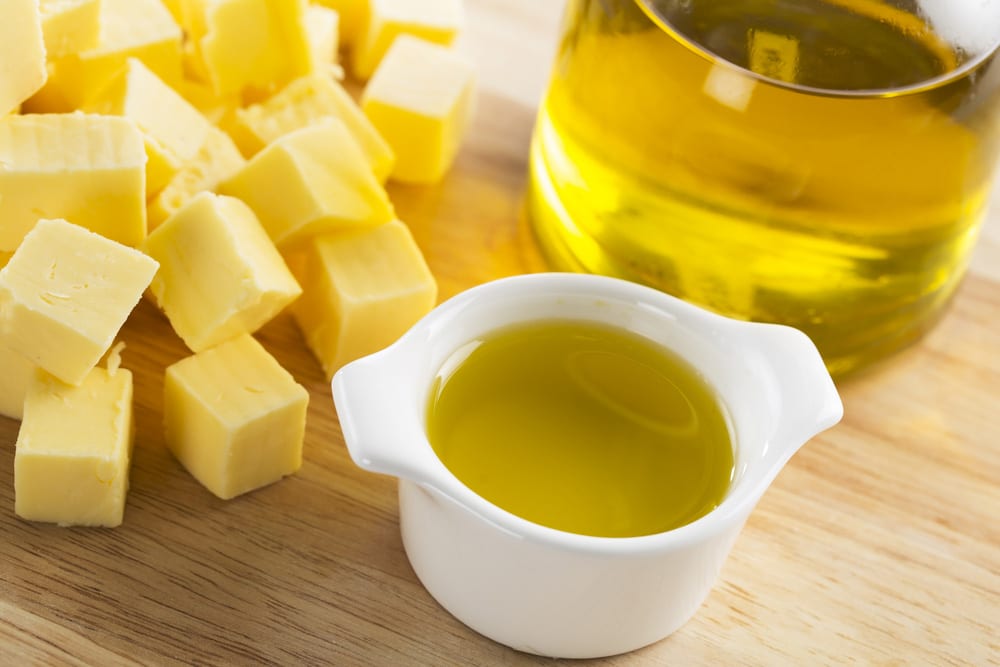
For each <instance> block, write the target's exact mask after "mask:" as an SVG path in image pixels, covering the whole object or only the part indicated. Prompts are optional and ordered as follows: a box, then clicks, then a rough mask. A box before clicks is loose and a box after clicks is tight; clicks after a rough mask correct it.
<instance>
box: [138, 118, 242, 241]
mask: <svg viewBox="0 0 1000 667" xmlns="http://www.w3.org/2000/svg"><path fill="white" fill-rule="evenodd" d="M244 165H246V160H244V159H243V156H242V155H241V154H240V151H239V149H238V148H236V144H234V143H233V140H232V139H230V138H229V135H228V134H226V133H225V132H223V131H222V130H220V129H218V128H216V127H212V128H209V131H208V134H207V135H206V138H205V143H204V144H202V146H201V148H200V149H199V150H198V153H197V154H196V155H195V156H194V159H193V160H191V161H190V162H188V163H187V164H186V165H184V166H183V167H181V169H180V171H178V172H177V173H176V174H174V175H173V177H172V178H171V179H170V181H169V182H168V183H167V184H166V186H164V188H163V189H162V190H160V193H159V194H158V195H156V196H155V197H154V198H153V199H152V201H150V202H149V205H148V206H147V207H146V213H147V219H148V222H149V228H150V230H154V229H156V228H157V227H158V226H159V225H160V224H162V223H163V221H164V220H166V219H167V218H169V217H170V216H171V215H173V214H174V213H176V212H177V211H178V210H180V208H181V207H182V206H184V204H186V203H187V201H188V200H189V199H191V198H192V197H194V196H195V195H196V194H198V193H199V192H203V191H206V190H214V189H215V188H216V187H217V186H218V185H219V183H221V182H222V181H224V180H226V179H228V178H230V177H232V176H233V175H234V174H236V172H238V171H239V170H240V169H242V168H243V167H244Z"/></svg>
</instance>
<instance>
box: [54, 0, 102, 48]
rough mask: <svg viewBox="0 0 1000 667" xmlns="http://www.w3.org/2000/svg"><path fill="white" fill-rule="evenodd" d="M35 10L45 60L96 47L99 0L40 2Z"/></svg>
mask: <svg viewBox="0 0 1000 667" xmlns="http://www.w3.org/2000/svg"><path fill="white" fill-rule="evenodd" d="M39 9H40V10H41V15H42V35H43V36H44V37H45V51H46V54H47V56H48V59H49V60H55V59H57V58H63V57H65V56H68V55H72V54H74V53H79V52H80V51H87V50H89V49H93V48H96V47H97V45H98V43H99V38H100V34H101V20H100V17H101V0H41V1H40V2H39Z"/></svg>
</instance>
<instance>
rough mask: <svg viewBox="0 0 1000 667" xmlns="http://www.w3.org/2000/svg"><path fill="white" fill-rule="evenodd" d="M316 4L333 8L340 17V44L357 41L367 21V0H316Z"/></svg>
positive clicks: (345, 44) (368, 9) (344, 44)
mask: <svg viewBox="0 0 1000 667" xmlns="http://www.w3.org/2000/svg"><path fill="white" fill-rule="evenodd" d="M317 4H319V5H321V6H323V7H328V8H330V9H332V10H334V11H335V12H337V15H338V16H339V17H340V20H339V22H338V23H339V27H340V37H339V40H338V41H339V42H340V44H341V45H343V46H347V45H350V44H353V43H354V42H355V41H357V39H358V37H359V36H360V35H361V33H362V31H363V30H364V28H365V24H367V23H368V13H369V11H370V8H369V0H317Z"/></svg>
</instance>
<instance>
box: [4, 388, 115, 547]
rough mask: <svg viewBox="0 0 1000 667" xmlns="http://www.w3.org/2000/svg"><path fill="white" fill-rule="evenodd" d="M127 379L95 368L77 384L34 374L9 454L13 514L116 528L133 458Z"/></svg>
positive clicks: (52, 521) (27, 517)
mask: <svg viewBox="0 0 1000 667" xmlns="http://www.w3.org/2000/svg"><path fill="white" fill-rule="evenodd" d="M132 433H133V426H132V374H131V373H129V371H127V370H125V369H123V368H118V369H116V370H115V371H114V372H113V373H112V372H110V371H108V370H106V369H104V368H94V369H93V370H91V371H90V372H89V373H88V374H87V376H86V377H85V378H84V379H83V382H82V384H81V385H80V386H77V387H74V386H70V385H67V384H64V383H62V382H60V381H59V380H57V379H56V378H54V377H52V376H51V375H49V374H48V373H45V372H42V371H37V372H36V374H35V376H34V377H33V378H32V380H31V382H30V384H29V387H28V391H27V396H26V397H25V401H24V420H23V421H22V422H21V430H20V432H19V433H18V436H17V445H16V452H15V454H14V512H15V513H16V514H17V515H18V516H19V517H21V518H22V519H27V520H29V521H46V522H50V523H58V524H59V525H61V526H107V527H114V526H118V525H120V524H121V522H122V517H123V515H124V512H125V497H126V495H127V493H128V476H129V464H130V462H131V457H132Z"/></svg>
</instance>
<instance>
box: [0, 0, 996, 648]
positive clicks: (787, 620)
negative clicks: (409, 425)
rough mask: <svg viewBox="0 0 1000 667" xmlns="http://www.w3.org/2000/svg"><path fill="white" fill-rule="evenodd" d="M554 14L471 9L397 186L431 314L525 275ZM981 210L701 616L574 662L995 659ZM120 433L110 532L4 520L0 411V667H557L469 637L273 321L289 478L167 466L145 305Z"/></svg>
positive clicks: (392, 501) (154, 348)
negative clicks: (287, 429)
mask: <svg viewBox="0 0 1000 667" xmlns="http://www.w3.org/2000/svg"><path fill="white" fill-rule="evenodd" d="M560 5H561V3H535V2H529V1H528V0H517V1H514V0H468V1H467V7H468V13H469V17H468V32H467V36H466V39H465V48H467V49H468V50H469V51H471V52H472V53H473V55H474V56H475V58H476V59H477V60H478V61H479V63H480V68H481V70H480V71H481V75H482V80H481V93H480V97H479V107H478V112H477V114H476V118H475V123H474V127H473V128H472V130H471V132H470V135H469V137H468V141H467V143H466V145H465V147H464V149H463V152H462V154H461V156H460V158H459V161H458V164H457V165H456V168H455V169H454V171H453V172H452V173H451V174H450V175H449V177H448V178H447V179H446V180H445V182H443V183H442V184H441V185H440V186H438V187H434V188H407V187H393V188H392V191H391V196H392V198H393V201H394V202H395V204H396V206H397V209H398V210H399V212H400V215H401V217H402V218H403V219H404V220H406V221H407V222H408V223H409V224H410V225H411V226H412V228H413V230H414V234H415V236H416V238H417V240H418V242H419V244H420V245H421V247H422V248H423V250H424V251H425V253H426V255H427V257H428V260H429V262H430V264H431V266H432V269H433V271H434V272H435V274H436V276H437V277H438V280H439V282H440V286H441V294H442V297H447V296H450V295H452V294H455V293H457V292H459V291H461V290H463V289H465V288H467V287H470V286H472V285H475V284H478V283H481V282H484V281H487V280H490V279H492V278H497V277H500V276H505V275H511V274H516V273H523V272H528V271H536V270H542V269H544V268H545V265H544V263H543V262H542V261H541V259H540V257H539V255H538V252H537V250H536V249H535V246H534V244H533V241H532V239H531V235H530V233H529V232H528V230H527V229H526V228H525V227H524V223H523V221H522V220H521V217H520V206H521V192H522V190H523V186H524V179H525V162H526V154H527V145H528V141H529V138H530V132H531V127H532V123H533V119H534V111H535V105H536V103H537V100H538V96H539V95H540V93H541V91H542V88H543V87H544V84H545V78H546V72H547V69H548V66H549V65H548V64H549V62H550V59H551V55H552V51H553V48H554V45H555V39H556V31H557V24H558V20H559V10H560ZM998 327H1000V211H998V210H997V209H996V208H994V211H993V213H992V215H991V218H990V219H989V221H988V222H987V224H986V226H985V228H984V230H983V234H982V238H981V239H980V242H979V245H978V248H977V252H976V255H975V258H974V261H973V263H972V267H971V271H970V274H969V276H968V278H967V279H966V281H965V283H964V285H963V286H962V288H961V291H960V293H959V294H958V297H957V299H956V300H955V302H954V305H953V306H952V308H951V310H950V312H949V314H948V316H947V317H946V318H945V320H944V321H943V322H942V323H941V325H940V326H938V327H937V329H935V330H934V331H933V332H932V334H931V335H929V336H928V337H927V338H926V339H925V340H924V341H922V342H921V343H920V344H918V345H917V346H915V347H914V348H912V349H910V350H909V351H908V352H906V353H904V354H902V355H900V356H898V357H896V358H895V359H893V360H892V361H891V362H890V363H888V364H886V365H884V366H883V367H881V368H878V369H876V370H874V371H873V372H871V373H869V374H868V375H866V376H864V377H861V378H858V379H855V380H853V381H851V382H850V383H849V384H846V385H842V387H841V389H842V392H843V397H844V401H845V404H846V417H845V419H844V422H843V423H842V424H841V425H840V426H838V427H836V428H835V429H834V430H832V431H830V432H828V433H827V434H824V435H823V436H821V437H819V438H817V439H815V440H814V441H812V442H811V443H810V444H809V445H808V446H806V447H805V448H804V449H803V450H802V451H801V452H800V453H799V454H797V455H796V456H795V457H794V459H793V460H792V462H791V463H790V464H789V466H788V467H787V468H786V469H785V470H784V471H783V472H782V474H781V475H780V476H779V477H778V479H777V481H776V482H775V484H774V485H773V486H772V488H771V489H770V490H769V491H768V493H767V494H766V495H765V497H764V499H763V500H762V501H761V503H760V505H759V506H758V508H757V509H756V511H755V512H754V514H753V515H752V517H751V519H750V521H749V523H748V524H747V526H746V529H745V531H744V533H743V534H742V536H741V537H740V539H739V541H738V542H737V544H736V547H735V549H734V550H733V553H732V555H731V556H730V558H729V561H728V562H727V564H726V567H725V569H724V570H723V575H722V579H721V581H720V582H719V585H718V586H717V587H716V589H715V590H714V591H713V593H712V594H711V596H710V597H709V599H708V601H707V602H706V604H705V605H704V607H703V608H702V609H701V610H700V611H699V613H698V615H697V616H696V617H695V618H694V619H693V620H692V621H691V622H690V623H689V624H688V625H686V626H685V627H684V628H682V629H681V630H680V631H678V632H677V633H676V634H674V635H673V636H671V637H670V638H668V639H666V640H665V641H662V642H660V643H658V644H656V645H653V646H651V647H648V648H646V649H643V650H641V651H637V652H635V653H632V654H629V655H625V656H620V657H618V658H613V659H606V660H599V661H594V663H595V664H607V665H618V664H629V665H663V664H679V665H702V664H703V665H717V664H726V665H735V664H748V665H760V664H843V663H861V664H879V665H902V664H921V665H922V664H968V665H985V664H1000V643H998V635H997V633H996V626H997V622H998V621H1000V612H998V600H1000V524H998V522H997V515H998V510H1000V448H998V447H997V444H996V442H997V437H998V435H1000V410H998V409H997V408H998V398H1000V335H998V333H997V330H998ZM123 338H124V340H125V341H126V342H127V343H128V349H127V350H126V352H125V364H126V366H128V367H130V368H132V369H133V371H134V372H135V376H136V383H137V386H136V417H137V427H138V436H137V441H136V450H135V458H134V464H133V468H132V486H131V492H130V495H129V501H128V507H127V510H126V516H125V523H124V525H123V526H121V527H120V528H118V529H115V530H86V529H60V528H56V527H53V526H47V525H41V524H32V523H27V522H23V521H20V520H18V519H17V518H16V517H15V516H14V513H13V488H12V477H13V472H12V469H13V444H14V441H15V438H16V435H17V427H18V425H17V423H16V422H13V421H10V420H4V419H2V418H0V664H18V665H23V664H45V665H49V664H67V665H80V664H100V665H117V664H135V663H140V664H189V663H200V664H251V663H279V664H337V665H373V664H374V665H522V664H523V665H531V664H539V665H542V664H546V665H547V664H553V663H559V662H560V661H552V660H545V659H541V658H536V657H533V656H527V655H524V654H519V653H516V652H514V651H512V650H510V649H507V648H504V647H502V646H499V645H497V644H494V643H492V642H490V641H489V640H487V639H484V638H483V637H481V636H479V635H477V634H476V633H474V632H472V631H471V630H469V629H467V628H465V627H464V626H463V625H462V624H461V623H459V622H458V621H456V620H454V619H453V618H452V617H451V616H449V615H448V614H447V613H446V612H445V611H444V610H442V609H441V608H440V607H439V606H438V605H437V604H436V603H435V602H434V601H433V599H431V598H430V596H429V595H428V594H427V593H426V592H425V591H424V589H423V588H422V587H421V585H420V584H419V582H418V581H417V580H416V578H415V576H414V574H413V571H412V570H411V569H410V566H409V564H408V563H407V560H406V557H405V554H404V553H403V549H402V544H401V542H400V537H399V531H398V521H397V508H396V495H395V482H394V481H393V480H392V479H389V478H385V477H380V476H376V475H371V474H367V473H364V472H362V471H360V470H359V469H357V468H356V467H355V466H354V465H353V464H352V463H351V462H350V460H349V458H348V456H347V453H346V451H345V449H344V446H343V441H342V438H341V435H340V431H339V427H338V424H337V420H336V416H335V414H334V411H333V406H332V403H331V400H330V391H329V387H328V386H327V384H326V382H325V381H324V380H323V377H322V373H321V371H320V369H319V366H318V364H317V363H316V362H315V361H314V360H313V359H312V358H311V357H310V355H309V353H308V352H307V350H306V348H305V346H304V345H303V341H302V339H301V337H300V335H299V334H298V332H297V331H296V329H295V327H294V326H293V325H292V323H291V322H290V321H289V319H288V318H287V317H285V316H282V317H279V318H278V319H277V320H276V321H274V322H273V323H271V324H269V325H268V326H267V327H266V328H265V329H264V330H263V331H262V332H261V335H260V339H261V340H262V342H263V343H264V344H265V346H266V347H267V348H268V349H269V350H271V352H272V353H274V354H275V356H276V357H277V358H278V360H279V361H280V362H281V363H282V364H283V365H284V366H285V367H286V368H288V370H289V371H290V372H291V373H293V374H294V376H295V377H296V378H297V379H298V380H299V381H300V382H301V383H303V384H304V385H305V386H306V387H307V388H308V389H309V391H310V392H311V397H312V399H311V404H310V408H309V417H308V419H309V421H308V433H307V436H306V443H305V463H304V465H303V468H302V470H301V471H300V472H299V473H298V474H297V475H295V476H294V477H292V478H289V479H287V480H284V481H282V482H281V483H278V484H275V485H273V486H270V487H268V488H266V489H263V490H260V491H258V492H255V493H252V494H250V495H247V496H244V497H241V498H238V499H236V500H233V501H228V502H224V501H220V500H217V499H216V498H214V497H213V496H212V495H211V494H209V493H208V492H207V491H205V490H204V489H203V488H201V487H200V486H199V485H198V484H197V482H195V481H194V480H193V479H192V478H191V477H190V476H189V475H187V473H186V472H185V471H184V470H183V469H182V468H181V467H180V466H179V465H178V463H177V462H176V461H175V460H174V459H173V458H172V457H171V456H170V455H169V453H168V452H167V451H166V449H165V447H164V443H163V436H162V431H161V423H160V422H161V401H162V399H161V393H160V392H161V382H162V376H163V368H164V367H165V366H166V365H167V364H169V363H171V362H173V361H175V360H177V359H179V358H181V357H182V356H184V355H185V354H186V352H185V349H184V347H183V345H182V344H181V343H180V341H179V340H178V339H177V338H176V336H174V335H173V333H172V332H171V331H170V328H169V326H168V324H167V323H166V321H165V320H164V319H163V318H162V317H161V316H160V315H159V314H158V313H157V312H155V310H154V309H153V308H151V307H150V306H149V305H148V304H146V303H143V304H141V305H140V307H139V308H138V309H137V311H136V312H135V314H134V315H133V317H132V318H131V319H130V321H129V323H128V324H127V325H126V328H125V329H124V331H123Z"/></svg>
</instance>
